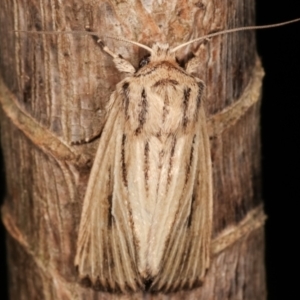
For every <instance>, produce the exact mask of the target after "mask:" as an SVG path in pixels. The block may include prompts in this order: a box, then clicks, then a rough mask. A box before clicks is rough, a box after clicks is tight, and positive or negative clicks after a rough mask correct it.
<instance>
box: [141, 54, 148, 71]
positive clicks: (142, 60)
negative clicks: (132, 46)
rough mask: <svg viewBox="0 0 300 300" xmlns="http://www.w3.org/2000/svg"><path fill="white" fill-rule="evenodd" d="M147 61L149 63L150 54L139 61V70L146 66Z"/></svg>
mask: <svg viewBox="0 0 300 300" xmlns="http://www.w3.org/2000/svg"><path fill="white" fill-rule="evenodd" d="M149 61H150V54H147V55H146V56H144V57H143V58H142V59H141V60H140V63H139V68H142V67H144V66H146V65H148V63H149Z"/></svg>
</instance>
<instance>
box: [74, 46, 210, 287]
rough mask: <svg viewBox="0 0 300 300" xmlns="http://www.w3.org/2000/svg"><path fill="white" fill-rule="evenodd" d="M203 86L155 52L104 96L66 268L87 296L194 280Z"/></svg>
mask: <svg viewBox="0 0 300 300" xmlns="http://www.w3.org/2000/svg"><path fill="white" fill-rule="evenodd" d="M106 49H107V48H106ZM104 50H105V49H104ZM106 52H108V53H109V54H110V55H112V56H113V57H114V58H115V57H116V56H115V55H114V54H112V52H109V51H106ZM122 60H123V59H122V58H118V60H116V59H114V61H115V63H116V67H117V68H118V69H119V70H121V71H124V66H126V65H128V62H127V61H125V60H124V62H123V61H122ZM125 62H126V63H125ZM125 69H126V70H132V68H129V67H126V68H125ZM126 70H125V72H127V71H126ZM129 73H133V72H132V71H130V72H129ZM203 87H204V84H203V82H202V81H200V80H199V79H196V78H195V77H193V76H191V75H190V74H188V73H187V72H186V71H185V70H184V69H182V68H181V67H179V65H178V64H177V63H176V61H175V55H174V54H170V51H169V47H168V45H161V44H155V45H154V46H153V48H152V53H151V57H150V59H149V63H148V64H147V65H145V66H143V67H142V68H141V69H140V70H138V71H137V72H136V73H134V74H133V75H132V76H131V77H127V78H125V79H124V80H122V81H121V82H120V83H119V84H118V85H117V87H116V91H115V92H114V93H113V94H112V95H111V98H110V101H109V106H108V107H107V122H106V124H105V126H104V130H103V132H102V135H101V138H100V143H99V148H98V151H97V154H96V158H95V162H94V164H93V168H92V171H91V175H90V179H89V182H88V187H87V192H86V196H85V199H84V204H83V212H82V218H81V223H80V227H79V237H78V244H77V255H76V259H75V264H76V266H78V271H79V276H80V278H81V279H85V281H86V282H89V283H90V284H91V285H92V286H93V287H94V288H96V289H100V290H105V291H122V292H126V291H137V290H150V291H160V292H171V291H174V290H176V289H178V288H192V287H194V286H196V285H198V284H199V283H200V282H201V280H202V279H203V277H204V274H205V271H206V269H207V268H208V266H209V248H210V238H211V227H212V226H211V223H212V188H211V185H212V178H211V159H210V150H209V141H208V136H207V132H206V120H205V114H204V109H203V103H202V98H203Z"/></svg>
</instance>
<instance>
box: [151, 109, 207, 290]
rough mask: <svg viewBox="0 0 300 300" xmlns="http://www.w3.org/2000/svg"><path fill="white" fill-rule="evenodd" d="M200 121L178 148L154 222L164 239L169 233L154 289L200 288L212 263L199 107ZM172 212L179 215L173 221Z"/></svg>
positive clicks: (157, 233)
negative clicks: (166, 233)
mask: <svg viewBox="0 0 300 300" xmlns="http://www.w3.org/2000/svg"><path fill="white" fill-rule="evenodd" d="M198 122H199V124H198V126H196V127H195V131H194V133H193V132H191V133H190V134H189V135H188V136H189V139H191V138H193V140H186V137H183V140H182V141H181V142H180V141H178V142H177V143H176V146H175V149H174V152H175V153H178V154H179V155H178V157H177V158H176V157H174V158H173V159H174V162H173V164H174V166H177V168H178V169H177V170H174V171H175V172H174V173H173V175H172V177H171V179H170V183H169V185H170V188H169V192H168V193H167V194H166V196H165V198H164V200H163V199H161V201H160V202H162V201H165V207H161V206H160V205H159V203H158V206H157V213H156V215H155V220H159V224H158V223H157V224H154V227H153V230H154V234H155V236H157V237H158V239H159V237H161V236H162V235H163V234H164V231H166V232H168V236H167V237H165V238H164V239H165V241H166V243H165V244H164V249H163V256H162V259H161V262H160V266H159V272H158V274H157V275H156V276H155V277H154V280H153V282H152V284H151V290H152V291H160V290H164V291H169V292H171V291H175V290H178V289H190V288H192V287H195V286H198V285H200V284H201V283H202V279H203V277H204V275H205V272H206V270H207V268H208V267H209V255H210V239H211V226H212V225H211V224H212V172H211V158H210V148H209V140H208V135H207V129H206V120H205V114H204V110H203V108H200V114H199V120H198ZM188 145H191V146H190V148H189V146H188ZM180 172H183V173H186V175H185V176H184V175H182V174H180ZM188 173H189V176H188V177H186V176H187V174H188ZM162 182H163V180H162ZM161 188H163V185H161ZM171 209H175V210H176V211H175V213H171V214H170V210H171ZM169 215H173V216H175V217H174V218H173V220H171V221H169V222H168V221H167V218H168V216H169ZM164 220H166V221H164ZM157 244H158V245H159V246H160V245H161V244H160V243H159V242H158V243H157ZM154 252H157V253H159V251H154Z"/></svg>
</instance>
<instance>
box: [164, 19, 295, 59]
mask: <svg viewBox="0 0 300 300" xmlns="http://www.w3.org/2000/svg"><path fill="white" fill-rule="evenodd" d="M299 21H300V18H298V19H294V20H292V21H287V22H282V23H276V24H272V25H262V26H245V27H238V28H233V29H226V30H223V31H219V32H214V33H211V34H207V35H204V36H202V37H199V38H196V39H194V40H191V41H188V42H186V43H183V44H181V45H179V46H177V47H175V48H173V49H171V51H170V53H174V52H176V51H177V50H179V49H181V48H183V47H185V46H188V45H189V44H192V43H194V42H198V41H201V40H204V39H207V38H211V37H214V36H218V35H221V34H227V33H232V32H236V31H243V30H254V29H266V28H272V27H279V26H283V25H287V24H290V23H295V22H299Z"/></svg>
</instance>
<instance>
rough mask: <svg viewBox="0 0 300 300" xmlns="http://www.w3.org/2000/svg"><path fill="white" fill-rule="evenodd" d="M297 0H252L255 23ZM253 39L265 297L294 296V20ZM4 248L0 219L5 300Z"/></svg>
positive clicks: (0, 280)
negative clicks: (259, 100)
mask: <svg viewBox="0 0 300 300" xmlns="http://www.w3.org/2000/svg"><path fill="white" fill-rule="evenodd" d="M299 2H300V1H299V0H285V1H282V2H279V1H276V0H273V1H271V0H257V4H256V7H257V25H265V24H273V23H277V22H283V21H286V20H291V19H295V18H300V5H299V4H300V3H299ZM297 3H298V4H297ZM257 44H258V53H259V55H260V56H261V58H262V62H263V66H264V68H265V71H266V76H265V79H264V90H263V104H262V123H261V124H262V126H261V131H262V167H263V169H262V170H263V198H264V201H265V210H266V213H267V215H268V220H267V223H266V252H265V253H266V264H267V284H268V293H269V297H268V300H275V299H276V300H277V299H280V300H281V299H282V300H285V299H295V298H297V297H298V296H297V295H299V288H298V286H299V283H298V282H299V275H298V270H299V255H300V246H299V243H298V240H299V233H298V231H299V224H298V220H300V215H299V209H298V206H297V201H299V200H300V192H299V190H300V189H299V188H298V186H300V182H299V179H298V176H297V175H298V174H297V171H298V170H299V154H300V147H299V144H298V143H299V116H300V109H299V100H300V22H299V23H296V24H291V25H288V26H284V27H279V28H274V29H267V30H259V31H257ZM297 140H298V142H297ZM298 182H299V183H298ZM4 187H5V179H4V168H3V160H2V156H0V199H3V196H4V193H5V189H4ZM5 252H6V251H5V237H4V229H3V226H2V223H1V222H0V299H2V300H6V299H8V295H7V276H6V263H5V255H6V253H5ZM295 274H296V275H295ZM11 300H18V299H11ZM28 300H31V299H28ZM58 300H59V299H58ZM253 300H256V299H253Z"/></svg>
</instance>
